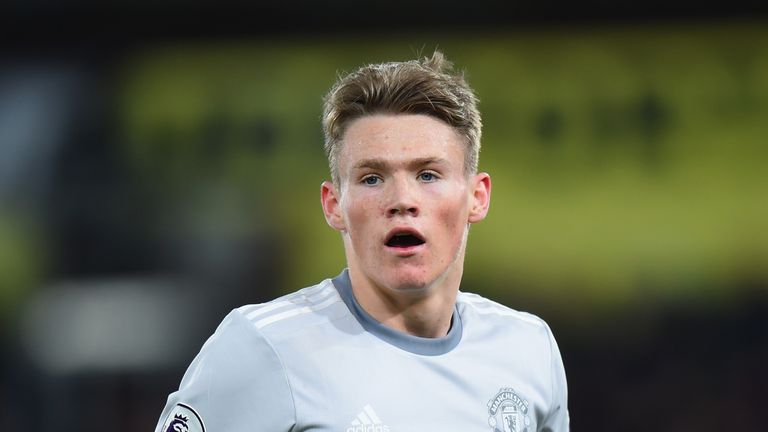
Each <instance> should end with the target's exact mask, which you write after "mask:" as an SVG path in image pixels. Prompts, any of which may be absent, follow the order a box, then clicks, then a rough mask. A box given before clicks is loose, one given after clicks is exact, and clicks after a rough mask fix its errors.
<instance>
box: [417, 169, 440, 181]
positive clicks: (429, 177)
mask: <svg viewBox="0 0 768 432" xmlns="http://www.w3.org/2000/svg"><path fill="white" fill-rule="evenodd" d="M419 180H421V181H423V182H427V183H429V182H433V181H435V180H437V175H435V173H433V172H429V171H424V172H423V173H419Z"/></svg>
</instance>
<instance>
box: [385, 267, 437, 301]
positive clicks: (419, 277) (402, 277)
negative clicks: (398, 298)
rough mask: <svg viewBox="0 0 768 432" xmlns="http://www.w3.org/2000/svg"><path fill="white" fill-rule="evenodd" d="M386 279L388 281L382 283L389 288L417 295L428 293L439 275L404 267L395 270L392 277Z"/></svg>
mask: <svg viewBox="0 0 768 432" xmlns="http://www.w3.org/2000/svg"><path fill="white" fill-rule="evenodd" d="M386 279H389V280H388V281H387V282H389V283H386V284H384V285H385V286H386V287H388V288H389V289H390V290H392V291H396V292H399V293H410V294H414V295H418V294H422V293H428V292H429V291H430V288H432V287H433V286H434V285H435V282H436V281H437V280H438V279H439V277H434V276H433V275H429V274H426V272H424V271H423V270H420V269H406V270H396V273H395V274H394V275H393V276H392V277H390V278H386Z"/></svg>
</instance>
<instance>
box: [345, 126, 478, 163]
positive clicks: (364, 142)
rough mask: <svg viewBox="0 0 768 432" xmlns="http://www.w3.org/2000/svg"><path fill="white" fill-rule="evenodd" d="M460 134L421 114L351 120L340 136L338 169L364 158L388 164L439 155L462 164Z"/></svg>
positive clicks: (462, 153) (462, 145) (441, 157)
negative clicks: (341, 136) (340, 146)
mask: <svg viewBox="0 0 768 432" xmlns="http://www.w3.org/2000/svg"><path fill="white" fill-rule="evenodd" d="M464 147H465V146H464V144H463V140H462V138H461V136H460V135H459V134H458V133H457V132H456V130H455V129H454V128H452V127H451V126H449V125H448V124H446V123H445V122H443V121H441V120H438V119H436V118H434V117H431V116H427V115H423V114H375V115H369V116H364V117H361V118H359V119H356V120H353V121H352V122H351V123H350V124H349V126H348V127H347V130H346V132H345V133H344V138H343V139H342V149H341V152H340V154H339V168H341V170H342V171H346V170H348V169H350V168H351V167H354V166H355V164H356V163H357V162H358V161H360V160H363V159H370V158H376V159H380V160H384V161H386V162H388V163H391V164H398V163H405V162H408V161H410V160H413V159H425V158H440V159H445V160H447V161H449V162H450V163H457V164H460V165H461V164H463V163H464V152H465V148H464Z"/></svg>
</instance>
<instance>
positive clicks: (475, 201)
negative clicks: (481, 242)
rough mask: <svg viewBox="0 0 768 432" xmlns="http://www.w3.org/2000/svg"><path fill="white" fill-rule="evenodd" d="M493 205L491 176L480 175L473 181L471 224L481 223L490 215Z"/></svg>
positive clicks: (470, 209)
mask: <svg viewBox="0 0 768 432" xmlns="http://www.w3.org/2000/svg"><path fill="white" fill-rule="evenodd" d="M490 205H491V176H490V175H488V173H478V174H476V175H475V176H474V178H473V179H472V198H471V202H470V207H469V223H476V222H480V221H481V220H483V219H485V216H486V215H487V214H488V207H489V206H490Z"/></svg>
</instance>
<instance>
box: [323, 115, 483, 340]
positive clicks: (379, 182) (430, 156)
mask: <svg viewBox="0 0 768 432" xmlns="http://www.w3.org/2000/svg"><path fill="white" fill-rule="evenodd" d="M465 148H466V147H465V144H464V142H463V141H462V138H461V137H460V136H459V135H458V134H457V133H456V132H455V131H454V130H453V129H452V128H451V127H450V126H448V125H447V124H445V123H443V122H442V121H440V120H437V119H435V118H433V117H429V116H426V115H413V114H398V115H384V114H380V115H371V116H366V117H362V118H360V119H357V120H355V121H353V122H352V123H351V124H350V125H349V126H348V128H347V131H346V133H345V135H344V139H343V147H342V150H341V154H340V157H339V177H340V184H339V185H338V186H339V189H338V190H337V189H336V188H335V186H334V185H332V184H330V183H328V182H326V183H324V184H323V189H322V201H323V208H324V211H325V214H326V219H327V220H328V223H329V224H330V225H331V226H332V227H334V228H335V229H337V230H339V231H341V233H342V238H343V241H344V246H345V252H346V257H347V265H348V266H349V271H350V278H351V279H352V286H353V291H354V293H355V296H356V297H357V299H358V301H359V302H360V304H361V305H362V306H363V308H364V309H366V311H368V312H369V313H371V314H372V315H373V316H374V317H375V318H377V319H379V321H381V322H384V323H385V324H389V325H391V326H393V327H395V328H398V329H401V330H404V331H410V332H411V333H417V334H420V335H424V334H426V335H432V334H433V333H435V332H436V334H437V335H440V334H441V333H442V334H444V333H445V332H447V329H448V327H449V326H450V316H451V310H452V307H453V304H454V302H455V298H456V294H457V292H458V288H459V284H460V282H461V275H462V272H463V263H464V250H465V245H466V239H467V232H468V226H469V223H473V222H478V221H480V220H482V219H483V218H484V217H485V214H486V213H487V209H488V202H489V199H490V178H489V177H488V175H487V174H484V173H481V174H472V175H470V174H467V172H466V171H465V169H464V159H465V158H464V152H465ZM403 228H407V229H412V230H415V231H416V232H418V233H419V235H420V236H421V237H422V238H423V239H424V240H425V243H424V244H423V245H421V246H418V247H416V248H414V250H413V251H409V252H407V253H406V252H402V251H400V250H395V248H391V247H387V245H386V242H387V240H388V235H389V234H390V233H391V232H392V230H398V229H403ZM409 320H410V321H411V324H408V321H409ZM414 320H415V321H414ZM425 320H426V321H430V324H428V325H427V327H430V328H429V329H423V328H422V327H423V324H424V321H425ZM435 326H436V327H437V330H435V329H434V328H432V327H435Z"/></svg>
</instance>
